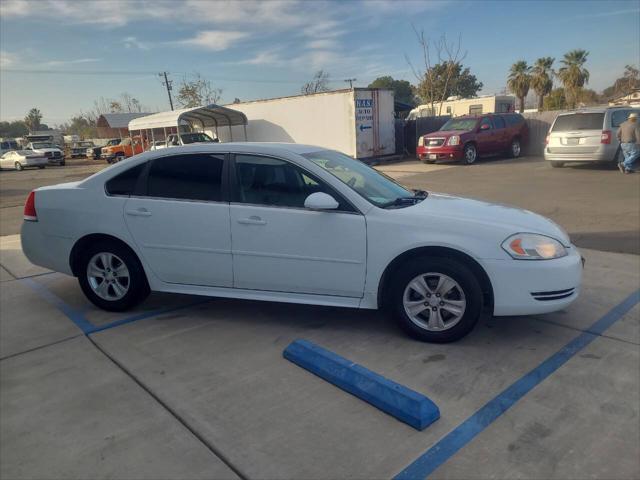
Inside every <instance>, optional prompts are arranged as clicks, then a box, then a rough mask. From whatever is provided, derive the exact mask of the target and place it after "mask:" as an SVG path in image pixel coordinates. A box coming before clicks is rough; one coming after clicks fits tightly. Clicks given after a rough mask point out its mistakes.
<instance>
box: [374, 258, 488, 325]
mask: <svg viewBox="0 0 640 480" xmlns="http://www.w3.org/2000/svg"><path fill="white" fill-rule="evenodd" d="M417 257H436V258H451V259H454V260H458V261H459V262H461V263H463V264H464V265H465V266H467V267H469V268H470V269H471V271H472V272H473V273H474V274H475V275H476V277H477V278H478V281H479V282H480V285H481V287H482V295H483V300H484V308H485V310H486V311H488V312H491V313H493V302H494V292H493V285H492V284H491V279H490V278H489V275H488V274H487V272H486V271H485V269H484V268H483V267H482V265H480V263H478V261H477V260H476V259H475V258H473V257H472V256H470V255H468V254H467V253H464V252H462V251H460V250H456V249H454V248H451V247H441V246H425V247H416V248H412V249H410V250H407V251H406V252H403V253H401V254H400V255H398V256H397V257H395V258H394V259H393V260H392V261H391V262H390V263H389V264H388V265H387V267H386V268H385V269H384V272H383V273H382V276H381V277H380V282H379V283H378V308H383V307H385V304H384V302H385V299H386V297H387V292H388V289H389V288H390V286H391V281H392V279H393V276H394V274H395V272H396V271H397V269H398V268H399V267H400V266H401V265H402V264H403V263H404V262H406V261H408V260H409V259H411V258H417Z"/></svg>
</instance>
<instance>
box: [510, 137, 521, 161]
mask: <svg viewBox="0 0 640 480" xmlns="http://www.w3.org/2000/svg"><path fill="white" fill-rule="evenodd" d="M521 153H522V145H521V144H520V139H518V138H514V139H513V140H511V145H510V146H509V156H510V157H511V158H518V157H519V156H520V154H521Z"/></svg>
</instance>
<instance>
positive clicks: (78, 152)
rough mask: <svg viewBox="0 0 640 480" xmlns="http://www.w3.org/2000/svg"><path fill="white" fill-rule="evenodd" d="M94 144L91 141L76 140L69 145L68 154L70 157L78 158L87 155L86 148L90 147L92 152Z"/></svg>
mask: <svg viewBox="0 0 640 480" xmlns="http://www.w3.org/2000/svg"><path fill="white" fill-rule="evenodd" d="M94 147H95V145H94V144H93V142H77V143H74V144H73V145H72V146H71V149H70V154H71V158H80V157H86V156H87V150H89V149H91V151H92V152H93V148H94Z"/></svg>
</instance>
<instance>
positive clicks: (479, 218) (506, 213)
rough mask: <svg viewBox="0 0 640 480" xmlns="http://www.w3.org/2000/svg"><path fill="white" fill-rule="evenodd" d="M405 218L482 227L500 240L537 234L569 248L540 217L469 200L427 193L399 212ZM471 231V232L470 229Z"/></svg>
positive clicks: (564, 238) (566, 238)
mask: <svg viewBox="0 0 640 480" xmlns="http://www.w3.org/2000/svg"><path fill="white" fill-rule="evenodd" d="M403 210H404V211H405V212H406V213H407V214H409V215H413V214H415V215H416V216H420V217H424V216H425V215H428V216H429V217H439V218H441V219H446V220H460V221H464V222H466V223H468V224H469V225H470V226H471V225H472V224H474V223H475V224H483V225H485V226H488V227H490V228H492V229H495V231H496V233H498V234H499V235H501V236H505V238H506V235H512V234H514V233H525V232H526V233H539V234H541V235H546V236H549V237H553V238H555V239H557V240H559V241H560V242H561V243H562V244H564V245H565V246H569V245H570V240H569V236H568V235H567V233H566V232H565V231H564V230H563V229H562V228H560V226H558V225H557V224H556V223H555V222H553V221H551V220H549V219H548V218H546V217H543V216H542V215H538V214H537V213H533V212H530V211H529V210H524V209H521V208H517V207H510V206H508V205H501V204H497V203H489V202H484V201H481V200H474V199H471V198H464V197H457V196H454V195H447V194H443V193H429V196H428V197H427V198H426V199H424V200H423V201H421V202H420V203H418V204H416V205H414V206H411V207H407V208H403V209H399V211H403ZM470 231H471V228H470Z"/></svg>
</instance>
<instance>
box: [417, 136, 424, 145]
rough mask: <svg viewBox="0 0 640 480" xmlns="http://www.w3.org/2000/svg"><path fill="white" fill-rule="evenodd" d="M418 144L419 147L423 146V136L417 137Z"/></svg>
mask: <svg viewBox="0 0 640 480" xmlns="http://www.w3.org/2000/svg"><path fill="white" fill-rule="evenodd" d="M418 146H419V147H424V137H420V138H419V139H418Z"/></svg>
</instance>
